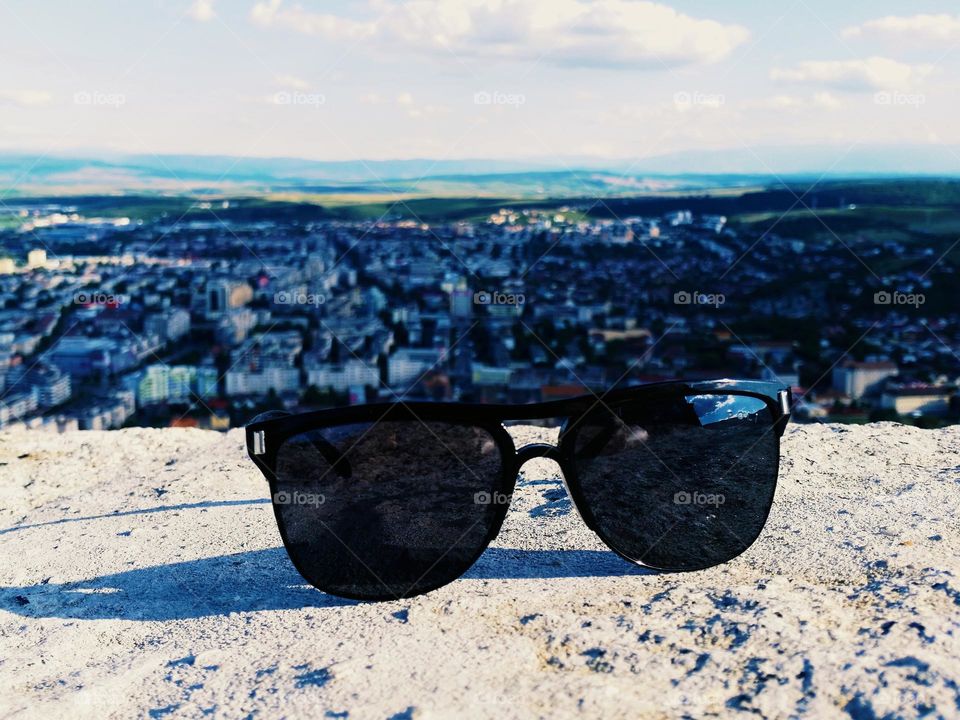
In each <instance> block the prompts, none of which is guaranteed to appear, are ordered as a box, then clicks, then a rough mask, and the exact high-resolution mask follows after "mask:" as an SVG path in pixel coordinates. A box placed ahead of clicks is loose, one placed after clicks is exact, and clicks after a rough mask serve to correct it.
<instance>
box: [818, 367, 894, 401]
mask: <svg viewBox="0 0 960 720" xmlns="http://www.w3.org/2000/svg"><path fill="white" fill-rule="evenodd" d="M898 373H899V371H898V369H897V365H896V363H892V362H887V361H884V362H856V361H853V360H849V361H847V362H845V363H843V364H842V365H840V366H838V367H835V368H834V369H833V389H834V390H836V391H837V392H841V393H843V394H844V395H848V396H849V397H851V398H853V399H854V400H859V399H860V398H862V397H864V396H865V395H879V394H880V391H881V390H882V389H883V385H884V383H885V382H886V381H887V379H888V378H892V377H895V376H896V375H897V374H898Z"/></svg>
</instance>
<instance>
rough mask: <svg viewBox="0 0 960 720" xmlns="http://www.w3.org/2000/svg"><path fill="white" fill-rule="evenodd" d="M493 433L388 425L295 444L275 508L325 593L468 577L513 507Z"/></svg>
mask: <svg viewBox="0 0 960 720" xmlns="http://www.w3.org/2000/svg"><path fill="white" fill-rule="evenodd" d="M502 470H503V464H502V460H501V453H500V448H499V446H498V445H497V442H496V440H495V438H494V437H493V436H492V435H491V434H490V433H489V432H488V431H486V430H484V429H481V428H476V427H471V426H468V425H457V424H451V423H442V422H426V423H424V422H420V421H417V420H411V421H406V422H394V421H385V422H379V423H362V424H354V425H344V426H338V427H331V428H323V429H320V430H313V431H310V432H305V433H302V434H300V435H296V436H294V437H291V438H289V439H288V440H286V441H285V442H284V443H283V445H282V446H281V447H280V449H279V452H278V455H277V464H276V476H277V482H276V485H275V487H274V492H273V505H274V510H275V512H276V515H277V521H278V523H279V525H280V528H281V532H282V533H283V536H284V544H285V545H286V547H287V551H288V553H289V554H290V557H291V559H292V560H293V562H294V564H295V565H296V566H297V569H298V570H299V571H300V572H301V574H302V575H303V576H304V577H305V578H306V579H307V580H308V581H309V582H310V583H311V584H313V585H314V586H316V587H317V588H319V589H321V590H323V591H325V592H329V593H332V594H334V595H341V596H346V597H352V598H358V599H371V600H373V599H377V600H379V599H395V598H398V597H404V596H410V595H416V594H418V593H421V592H426V591H427V590H430V589H432V588H435V587H437V586H439V585H443V584H444V583H447V582H450V581H452V580H455V579H456V578H458V577H459V576H460V575H462V574H463V573H464V572H465V571H466V570H467V569H468V568H469V567H470V565H471V564H472V563H473V562H474V561H475V560H476V558H477V557H478V556H479V555H480V554H481V553H482V552H483V550H484V549H485V547H486V545H487V542H488V537H489V535H490V533H491V531H492V529H493V528H494V527H495V525H496V524H497V523H498V522H499V521H500V519H502V517H503V513H504V512H505V510H506V508H505V506H504V503H505V502H506V500H507V498H506V497H504V495H503V491H502V488H501V475H502Z"/></svg>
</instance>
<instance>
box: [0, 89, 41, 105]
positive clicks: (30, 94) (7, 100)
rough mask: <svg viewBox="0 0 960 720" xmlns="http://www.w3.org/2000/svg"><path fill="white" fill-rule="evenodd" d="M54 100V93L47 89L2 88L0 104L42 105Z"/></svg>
mask: <svg viewBox="0 0 960 720" xmlns="http://www.w3.org/2000/svg"><path fill="white" fill-rule="evenodd" d="M52 101H53V95H51V94H50V93H48V92H47V91H46V90H0V104H10V105H19V106H20V107H40V106H43V105H49V104H50V103H51V102H52Z"/></svg>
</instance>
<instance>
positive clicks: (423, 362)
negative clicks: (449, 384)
mask: <svg viewBox="0 0 960 720" xmlns="http://www.w3.org/2000/svg"><path fill="white" fill-rule="evenodd" d="M445 359H446V352H445V351H444V350H438V349H436V348H400V349H399V350H397V351H396V352H395V353H394V354H393V355H391V356H390V358H389V360H387V381H388V383H389V384H390V386H391V387H393V388H394V389H396V388H397V387H398V386H404V385H408V384H410V383H413V382H416V381H417V380H419V379H420V378H421V377H422V376H424V375H425V374H427V373H428V372H430V371H431V370H432V369H434V368H435V367H437V366H438V365H440V364H441V363H442V362H443V361H444V360H445Z"/></svg>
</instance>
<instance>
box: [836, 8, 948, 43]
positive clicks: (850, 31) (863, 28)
mask: <svg viewBox="0 0 960 720" xmlns="http://www.w3.org/2000/svg"><path fill="white" fill-rule="evenodd" d="M843 36H844V37H846V38H860V37H879V38H884V39H888V40H920V41H923V42H929V41H940V42H955V41H956V40H960V16H955V15H947V14H946V13H944V14H942V15H923V14H921V15H911V16H898V15H888V16H886V17H882V18H877V19H875V20H869V21H867V22H865V23H863V24H862V25H854V26H853V27H848V28H847V29H846V30H844V31H843Z"/></svg>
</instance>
